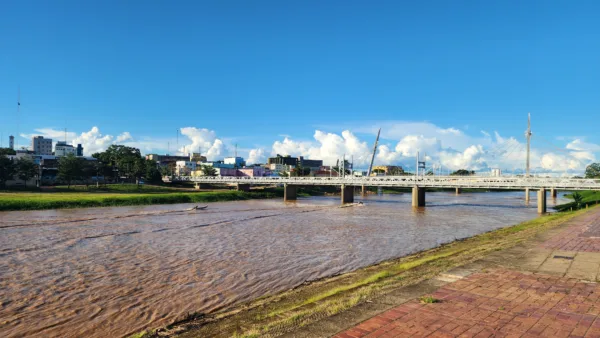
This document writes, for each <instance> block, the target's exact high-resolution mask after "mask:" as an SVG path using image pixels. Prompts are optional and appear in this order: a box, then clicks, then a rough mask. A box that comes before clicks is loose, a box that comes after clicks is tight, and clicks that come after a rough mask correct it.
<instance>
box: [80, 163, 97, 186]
mask: <svg viewBox="0 0 600 338" xmlns="http://www.w3.org/2000/svg"><path fill="white" fill-rule="evenodd" d="M81 164H82V167H81V177H82V178H83V179H84V181H85V186H86V187H89V183H90V180H91V178H92V177H94V176H98V174H99V171H100V168H99V166H100V165H101V164H100V161H85V160H83V161H82V163H81ZM96 178H97V177H96ZM98 185H99V184H98V183H96V186H98Z"/></svg>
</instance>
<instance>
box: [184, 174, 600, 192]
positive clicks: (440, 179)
mask: <svg viewBox="0 0 600 338" xmlns="http://www.w3.org/2000/svg"><path fill="white" fill-rule="evenodd" d="M174 181H190V182H196V183H209V184H251V185H273V184H290V185H299V186H311V185H312V186H321V185H336V186H337V185H353V186H362V185H364V186H380V187H406V188H408V187H414V186H419V187H430V188H474V189H476V188H480V189H526V188H529V189H534V190H535V189H541V188H546V189H557V190H600V180H595V179H572V178H539V177H530V178H524V177H472V176H424V177H415V176H379V177H346V178H344V177H190V176H180V177H176V178H174Z"/></svg>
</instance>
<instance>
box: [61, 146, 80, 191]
mask: <svg viewBox="0 0 600 338" xmlns="http://www.w3.org/2000/svg"><path fill="white" fill-rule="evenodd" d="M83 161H84V160H83V159H81V158H77V157H75V155H73V154H69V155H67V156H63V157H61V158H60V160H59V161H58V178H59V179H61V180H63V181H65V182H67V186H68V187H69V188H71V182H73V181H74V180H77V179H79V178H81V177H82V176H83V167H84V163H83Z"/></svg>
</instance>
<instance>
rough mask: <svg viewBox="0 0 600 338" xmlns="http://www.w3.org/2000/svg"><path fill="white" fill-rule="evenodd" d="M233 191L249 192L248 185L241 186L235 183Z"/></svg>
mask: <svg viewBox="0 0 600 338" xmlns="http://www.w3.org/2000/svg"><path fill="white" fill-rule="evenodd" d="M235 189H236V190H237V191H245V192H249V191H250V184H241V183H236V185H235Z"/></svg>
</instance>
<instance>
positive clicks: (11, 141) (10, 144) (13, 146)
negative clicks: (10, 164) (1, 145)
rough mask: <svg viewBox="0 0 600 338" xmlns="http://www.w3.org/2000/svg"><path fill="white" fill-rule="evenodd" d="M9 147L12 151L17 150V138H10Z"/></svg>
mask: <svg viewBox="0 0 600 338" xmlns="http://www.w3.org/2000/svg"><path fill="white" fill-rule="evenodd" d="M8 147H9V148H10V149H12V150H15V137H14V136H12V135H10V136H9V137H8Z"/></svg>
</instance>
